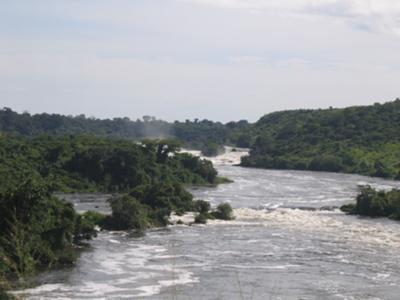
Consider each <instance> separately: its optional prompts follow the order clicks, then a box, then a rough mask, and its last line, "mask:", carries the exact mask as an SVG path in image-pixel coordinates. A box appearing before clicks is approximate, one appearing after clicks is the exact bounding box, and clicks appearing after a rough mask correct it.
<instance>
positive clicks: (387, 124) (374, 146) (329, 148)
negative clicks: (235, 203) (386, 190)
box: [242, 99, 400, 178]
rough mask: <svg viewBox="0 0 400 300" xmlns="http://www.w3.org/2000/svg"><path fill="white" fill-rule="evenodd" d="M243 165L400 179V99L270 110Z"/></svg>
mask: <svg viewBox="0 0 400 300" xmlns="http://www.w3.org/2000/svg"><path fill="white" fill-rule="evenodd" d="M251 132H252V135H253V136H256V139H255V142H254V144H253V145H252V147H251V151H250V156H248V157H244V158H243V159H242V165H243V166H249V167H261V168H272V169H295V170H314V171H333V172H346V173H358V174H363V175H370V176H378V177H385V178H400V176H399V175H400V173H399V172H400V161H399V157H400V100H399V99H398V100H396V101H394V102H388V103H385V104H382V105H381V104H375V105H372V106H360V107H349V108H345V109H325V110H321V109H319V110H293V111H282V112H276V113H271V114H268V115H266V116H264V117H262V118H261V119H260V120H259V121H258V122H257V123H255V124H254V126H252V129H251Z"/></svg>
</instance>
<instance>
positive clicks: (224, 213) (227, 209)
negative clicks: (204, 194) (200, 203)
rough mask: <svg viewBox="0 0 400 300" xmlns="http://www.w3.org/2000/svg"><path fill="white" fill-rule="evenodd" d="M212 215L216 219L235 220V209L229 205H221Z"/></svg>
mask: <svg viewBox="0 0 400 300" xmlns="http://www.w3.org/2000/svg"><path fill="white" fill-rule="evenodd" d="M212 215H213V216H214V217H215V218H216V219H220V220H233V219H234V216H233V209H232V207H231V206H230V204H229V203H221V204H219V205H218V206H217V209H216V210H215V211H213V212H212Z"/></svg>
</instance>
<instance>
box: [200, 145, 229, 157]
mask: <svg viewBox="0 0 400 300" xmlns="http://www.w3.org/2000/svg"><path fill="white" fill-rule="evenodd" d="M200 150H201V154H202V155H204V156H208V157H213V156H217V155H220V154H223V153H224V152H225V149H224V147H223V146H221V145H218V144H217V143H211V142H207V143H205V144H204V145H203V146H202V147H201V149H200Z"/></svg>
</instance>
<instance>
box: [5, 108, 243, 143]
mask: <svg viewBox="0 0 400 300" xmlns="http://www.w3.org/2000/svg"><path fill="white" fill-rule="evenodd" d="M249 127H250V125H249V123H248V122H247V121H246V120H241V121H239V122H229V123H227V124H225V125H224V124H222V123H220V122H212V121H209V120H201V121H200V120H197V119H196V120H194V121H189V120H186V121H185V122H178V121H176V122H174V123H168V122H165V121H161V120H157V119H156V118H154V117H151V116H144V117H143V120H139V119H138V120H136V121H131V120H130V119H129V118H114V119H112V120H109V119H106V120H100V119H95V118H87V117H86V116H85V115H79V116H76V117H72V116H62V115H57V114H46V113H44V114H37V115H30V114H28V113H23V114H18V113H16V112H14V111H12V110H11V109H10V108H3V109H2V110H0V132H5V133H9V134H19V135H23V136H29V137H35V136H39V135H43V134H48V135H52V136H65V135H82V134H90V135H95V136H100V137H117V138H127V139H131V140H132V139H135V140H141V139H143V138H153V139H154V138H160V137H168V138H176V139H179V140H180V141H182V142H183V143H184V144H185V146H186V147H190V148H195V149H200V148H201V147H202V146H203V145H204V144H206V143H210V142H211V143H215V144H218V145H223V144H232V145H236V144H238V145H237V146H240V145H247V144H249V141H250V140H251V138H250V139H249V138H247V137H244V136H245V135H244V133H247V129H248V128H249ZM247 136H248V135H247ZM239 144H240V145H239Z"/></svg>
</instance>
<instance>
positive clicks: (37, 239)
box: [0, 176, 95, 279]
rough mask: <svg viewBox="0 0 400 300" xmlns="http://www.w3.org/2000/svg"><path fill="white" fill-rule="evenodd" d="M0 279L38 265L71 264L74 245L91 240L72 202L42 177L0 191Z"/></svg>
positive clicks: (36, 267)
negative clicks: (59, 195) (54, 193)
mask: <svg viewBox="0 0 400 300" xmlns="http://www.w3.org/2000/svg"><path fill="white" fill-rule="evenodd" d="M0 231H1V237H0V278H1V277H3V278H4V279H5V278H6V277H8V276H11V277H19V276H23V275H25V274H28V273H33V272H35V271H36V270H37V269H39V268H43V267H51V266H55V265H66V264H72V263H73V262H74V260H75V258H76V256H75V251H74V249H75V247H76V246H77V245H79V244H80V242H81V241H82V240H84V239H90V238H91V237H92V236H93V235H94V234H95V232H94V230H93V228H92V227H91V226H90V225H88V224H85V226H83V225H82V219H81V217H80V216H79V215H78V214H77V213H76V212H75V211H74V209H73V206H72V204H69V203H66V202H63V201H61V200H59V199H58V198H56V197H54V196H52V195H51V190H50V189H49V187H48V185H47V184H46V183H44V182H43V181H42V180H41V178H40V177H36V176H30V177H29V178H27V179H24V180H22V182H21V183H20V185H19V186H18V187H6V188H3V189H2V190H1V191H0Z"/></svg>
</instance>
